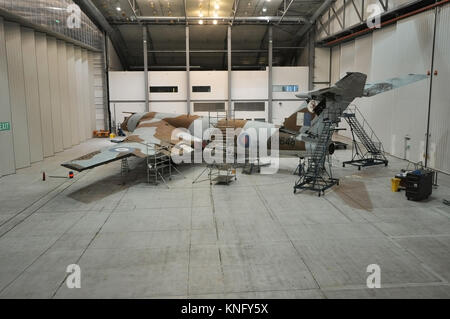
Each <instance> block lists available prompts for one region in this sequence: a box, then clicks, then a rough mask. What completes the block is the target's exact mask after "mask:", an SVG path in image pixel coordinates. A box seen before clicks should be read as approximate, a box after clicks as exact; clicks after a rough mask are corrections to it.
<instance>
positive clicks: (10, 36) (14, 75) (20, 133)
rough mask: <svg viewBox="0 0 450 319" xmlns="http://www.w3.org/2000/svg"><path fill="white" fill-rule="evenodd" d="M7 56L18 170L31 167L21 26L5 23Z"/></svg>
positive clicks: (12, 124) (15, 155)
mask: <svg viewBox="0 0 450 319" xmlns="http://www.w3.org/2000/svg"><path fill="white" fill-rule="evenodd" d="M4 25H5V42H6V56H7V59H8V79H9V96H10V103H11V128H12V132H13V140H14V158H15V164H16V169H17V168H23V167H27V166H29V165H30V144H29V138H28V119H27V103H26V98H25V82H24V75H23V61H22V41H21V34H20V26H19V25H18V24H16V23H10V22H5V24H4Z"/></svg>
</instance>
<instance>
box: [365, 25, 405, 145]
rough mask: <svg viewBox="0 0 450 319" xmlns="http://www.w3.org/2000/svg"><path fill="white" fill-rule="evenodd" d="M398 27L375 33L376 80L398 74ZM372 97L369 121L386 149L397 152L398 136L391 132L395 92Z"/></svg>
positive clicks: (374, 64) (372, 69) (373, 58)
mask: <svg viewBox="0 0 450 319" xmlns="http://www.w3.org/2000/svg"><path fill="white" fill-rule="evenodd" d="M396 29H397V27H396V26H395V25H394V26H390V27H386V28H383V29H381V30H379V31H376V32H374V33H373V49H372V68H371V74H372V79H373V81H375V82H378V81H382V80H385V79H389V78H392V77H395V76H397V75H398V74H397V72H396V69H397V68H396V66H397V61H395V59H394V58H393V57H395V56H397V43H396V41H397V37H396ZM370 99H371V102H372V108H373V111H372V112H371V114H372V116H371V117H370V118H369V119H368V121H369V123H370V125H371V126H372V127H373V129H374V130H375V132H376V134H377V135H378V137H379V138H380V139H381V142H382V143H383V145H384V148H385V150H386V151H387V152H389V153H391V154H392V153H395V152H396V150H395V149H394V148H395V140H396V139H397V137H396V136H392V134H391V126H392V112H393V111H392V110H393V108H394V107H395V104H396V100H395V93H394V92H393V91H390V92H387V93H383V94H379V95H377V96H375V97H372V98H370Z"/></svg>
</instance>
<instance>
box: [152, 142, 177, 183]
mask: <svg viewBox="0 0 450 319" xmlns="http://www.w3.org/2000/svg"><path fill="white" fill-rule="evenodd" d="M146 147H147V157H146V163H147V165H146V168H147V183H148V184H150V183H153V184H154V185H158V184H159V181H162V182H163V183H164V184H165V185H166V186H167V188H170V187H169V185H168V184H167V182H166V179H165V177H166V178H168V180H172V173H173V172H175V173H176V174H178V175H182V174H181V172H180V171H179V170H178V169H177V168H176V167H175V166H174V165H173V163H172V159H171V152H170V145H158V144H146ZM151 151H154V152H153V154H150V153H151Z"/></svg>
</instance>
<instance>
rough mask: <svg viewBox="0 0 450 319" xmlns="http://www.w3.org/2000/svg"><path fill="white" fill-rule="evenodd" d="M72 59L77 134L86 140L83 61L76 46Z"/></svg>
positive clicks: (79, 49) (81, 139)
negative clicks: (73, 65)
mask: <svg viewBox="0 0 450 319" xmlns="http://www.w3.org/2000/svg"><path fill="white" fill-rule="evenodd" d="M74 59H75V83H74V86H75V92H76V94H75V98H76V105H75V107H76V108H77V110H78V134H79V137H80V142H84V141H85V140H86V136H85V131H86V129H85V120H84V119H85V109H84V106H83V103H84V98H83V83H82V81H83V63H82V59H81V48H80V47H78V46H75V47H74Z"/></svg>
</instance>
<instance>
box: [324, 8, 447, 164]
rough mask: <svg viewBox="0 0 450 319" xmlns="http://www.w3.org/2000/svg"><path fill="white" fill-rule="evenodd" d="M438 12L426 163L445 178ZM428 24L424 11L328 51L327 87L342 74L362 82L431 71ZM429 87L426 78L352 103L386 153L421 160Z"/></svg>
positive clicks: (443, 39)
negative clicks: (360, 76)
mask: <svg viewBox="0 0 450 319" xmlns="http://www.w3.org/2000/svg"><path fill="white" fill-rule="evenodd" d="M438 12H439V13H438V20H437V28H436V30H437V31H436V32H437V35H436V45H435V55H434V63H435V70H437V71H438V75H437V76H434V77H433V90H432V98H431V113H430V134H431V136H430V141H429V161H428V164H429V166H430V167H433V168H436V169H439V170H442V171H444V172H447V173H450V137H449V124H448V123H449V121H450V107H449V102H448V101H450V90H449V89H448V88H449V85H448V83H450V59H449V58H448V57H449V55H450V5H446V6H444V7H442V8H440V9H439V11H438ZM434 19H435V11H433V10H431V11H427V12H424V13H421V14H419V15H416V16H412V17H410V18H407V19H404V20H401V21H399V22H398V23H397V24H395V25H392V26H389V27H385V28H383V29H381V30H377V31H375V32H373V33H372V34H370V35H366V36H363V37H360V38H357V39H355V40H353V41H350V42H348V43H343V44H341V45H338V46H335V47H333V48H332V57H331V60H332V65H331V69H332V73H331V78H332V83H335V82H336V81H337V80H338V79H339V78H340V77H341V76H342V75H344V74H345V72H348V71H359V72H363V73H366V74H367V75H368V82H377V81H382V80H384V79H388V78H392V77H395V76H401V75H406V74H408V73H420V74H426V73H427V72H428V71H431V63H432V56H433V55H432V51H433V33H434ZM430 82H431V78H428V79H427V80H426V81H421V82H418V83H414V84H412V85H410V86H406V87H403V88H400V89H398V90H394V91H391V92H387V93H383V94H380V95H377V96H375V97H372V98H364V99H357V100H355V102H354V103H355V104H356V105H357V106H358V107H359V109H360V110H361V112H362V113H363V114H364V116H365V117H366V119H367V120H368V122H369V123H370V124H371V126H372V127H373V128H374V130H375V132H376V134H377V135H378V137H379V138H380V139H381V141H382V142H383V145H384V147H385V150H386V151H387V152H388V153H390V154H393V155H395V156H398V157H401V158H406V159H408V160H410V161H412V162H418V161H424V160H425V150H426V132H427V119H428V106H429V94H430ZM342 126H343V127H345V124H344V125H342ZM342 134H344V135H345V134H346V133H345V132H344V133H342ZM405 137H408V138H409V140H406V139H405Z"/></svg>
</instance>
